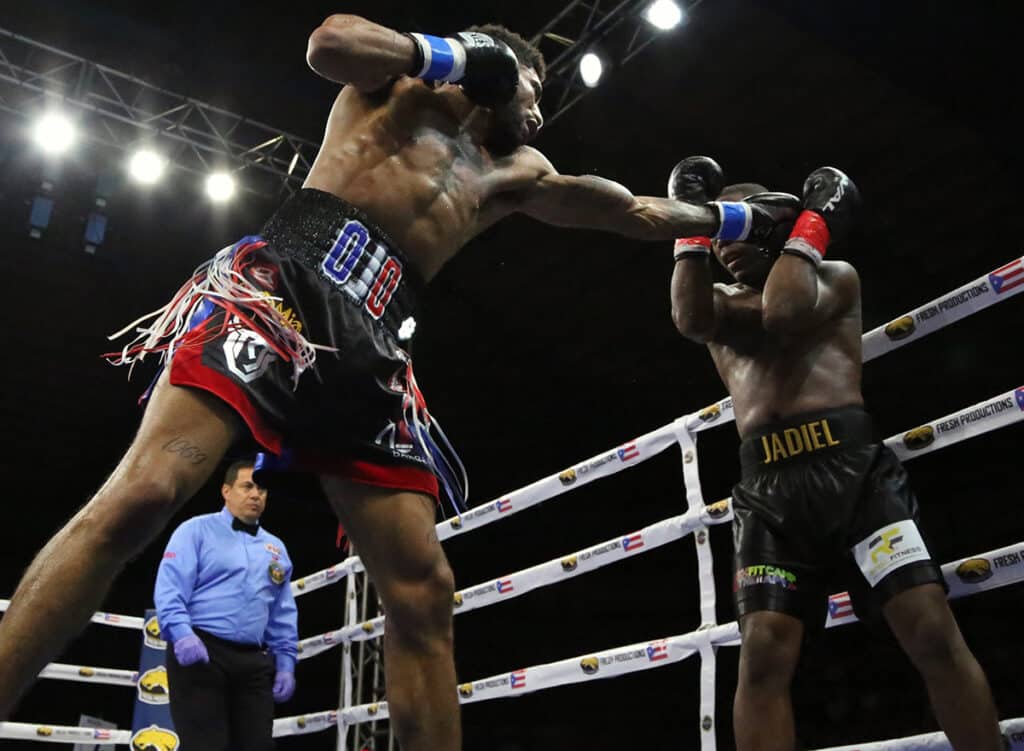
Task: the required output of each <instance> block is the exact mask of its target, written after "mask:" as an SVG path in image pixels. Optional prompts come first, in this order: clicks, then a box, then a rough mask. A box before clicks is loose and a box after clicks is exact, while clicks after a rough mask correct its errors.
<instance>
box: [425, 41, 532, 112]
mask: <svg viewBox="0 0 1024 751" xmlns="http://www.w3.org/2000/svg"><path fill="white" fill-rule="evenodd" d="M409 36H410V37H411V38H412V40H413V42H414V43H415V44H416V49H415V53H416V59H415V61H414V62H413V66H412V70H411V74H412V75H413V76H415V77H416V78H423V79H425V80H427V81H449V82H451V83H457V84H459V86H461V87H462V91H463V93H465V95H466V96H467V97H468V98H469V101H471V102H472V103H473V104H476V105H479V106H481V107H491V108H493V107H498V106H500V105H502V104H506V103H507V102H510V101H512V98H513V97H514V96H515V94H516V89H517V88H518V87H519V60H518V58H516V53H515V52H513V51H512V48H510V47H509V46H508V45H507V44H505V42H503V41H501V40H500V39H494V38H493V37H491V36H489V35H487V34H482V33H480V32H479V31H463V32H461V33H459V34H456V35H455V36H454V37H436V36H430V35H429V34H409Z"/></svg>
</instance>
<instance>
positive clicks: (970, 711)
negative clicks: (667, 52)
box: [669, 157, 1002, 751]
mask: <svg viewBox="0 0 1024 751" xmlns="http://www.w3.org/2000/svg"><path fill="white" fill-rule="evenodd" d="M722 182H723V179H722V171H721V168H720V167H719V166H718V165H717V164H716V163H715V162H714V161H713V160H711V159H709V158H707V157H690V158H688V159H684V160H683V161H682V162H680V163H679V164H678V165H677V166H676V168H675V170H674V171H673V173H672V177H671V178H670V182H669V189H670V194H671V195H673V196H674V197H678V198H685V199H687V200H703V199H705V198H707V197H708V196H718V197H719V199H723V200H729V199H736V198H743V197H746V199H747V200H751V201H752V200H755V199H756V200H759V201H764V202H772V203H775V204H785V203H795V204H797V205H798V206H800V207H801V208H802V211H801V212H800V214H799V216H798V217H797V219H796V222H795V224H794V225H793V227H792V230H791V232H790V233H789V234H788V237H787V236H786V235H785V234H781V236H779V237H776V238H769V240H768V242H765V243H746V242H719V241H714V242H712V241H711V240H709V239H707V238H706V237H684V238H680V239H679V240H677V241H676V245H675V250H674V256H675V260H676V264H675V270H674V271H673V274H672V317H673V320H674V321H675V324H676V328H677V329H678V330H679V332H680V333H681V334H683V335H684V336H686V337H687V338H690V339H693V340H695V341H698V342H701V343H703V344H706V345H707V347H708V350H709V352H710V354H711V358H712V360H714V363H715V367H716V369H717V370H718V374H719V376H720V377H721V378H722V381H723V382H724V383H725V386H726V388H727V389H728V391H729V395H730V396H731V398H732V407H733V411H734V414H735V417H736V428H737V430H738V432H739V435H740V438H741V441H742V442H741V444H740V463H741V465H742V475H741V479H740V481H739V482H738V483H737V484H736V486H735V487H734V488H733V498H732V504H733V509H734V513H735V516H734V520H733V540H734V543H735V571H734V578H733V592H734V599H735V603H736V611H737V615H738V619H739V627H740V634H741V646H740V665H739V678H738V681H737V686H736V697H735V702H734V708H733V709H734V711H733V727H734V730H735V733H736V748H737V749H738V751H768V750H770V751H793V749H794V747H795V742H796V735H795V726H794V721H793V707H792V700H791V697H790V686H791V682H792V679H793V673H794V671H795V670H796V666H797V662H798V660H799V657H800V651H801V647H802V645H803V642H804V639H805V636H807V635H809V634H814V633H816V632H818V631H820V629H822V628H823V627H824V625H825V616H826V607H827V603H828V595H829V591H828V585H829V583H830V580H831V579H832V576H833V574H837V573H838V574H840V575H849V576H848V577H845V578H847V582H848V584H847V586H848V587H849V589H850V594H851V602H852V604H853V606H854V609H855V611H856V613H857V615H858V616H860V617H861V618H864V619H865V620H867V621H869V622H879V621H880V620H881V619H884V621H885V622H886V623H887V624H888V625H889V627H890V628H891V629H892V633H894V634H895V636H896V638H897V639H898V640H899V642H900V645H901V646H902V647H903V649H904V651H906V653H907V655H908V656H909V657H910V659H911V661H912V662H913V663H914V665H915V667H917V669H918V671H919V672H920V673H921V676H922V678H923V679H924V682H925V685H926V686H927V688H928V695H929V698H930V700H931V704H932V709H933V710H934V711H935V714H936V716H937V718H938V720H939V724H940V725H941V726H942V728H943V730H945V731H946V735H947V736H948V737H949V740H950V742H951V743H952V745H953V748H954V749H956V750H957V751H999V749H1001V748H1002V738H1001V736H1000V732H999V724H998V720H997V716H996V709H995V704H994V702H993V700H992V692H991V690H990V689H989V686H988V681H987V680H986V679H985V675H984V673H983V672H982V670H981V667H980V666H979V665H978V662H977V660H975V658H974V656H973V655H972V654H971V652H970V650H969V649H968V647H967V645H966V644H965V643H964V639H963V636H962V634H961V633H960V629H959V627H958V626H957V623H956V620H955V619H954V617H953V613H952V611H951V610H950V608H949V604H948V602H947V601H946V587H945V582H944V581H943V578H942V574H941V571H940V569H939V567H938V566H937V565H936V564H935V562H934V561H933V560H932V558H931V555H930V554H929V552H928V548H927V546H926V545H925V543H924V540H923V539H922V536H921V533H920V531H919V530H918V526H917V524H918V509H917V501H916V500H915V498H914V494H913V492H912V491H911V490H910V486H909V484H908V480H907V475H906V473H905V471H904V469H903V466H902V465H901V464H900V462H899V461H898V459H897V458H896V456H895V454H893V452H892V451H891V450H890V449H889V448H887V447H886V446H884V445H883V444H880V443H879V442H878V439H877V438H876V437H875V435H874V430H873V428H872V424H871V419H870V418H869V416H868V414H867V412H866V411H865V410H864V397H863V395H862V394H861V387H860V386H861V365H862V356H861V332H862V326H861V302H860V280H859V278H858V276H857V272H856V271H855V270H854V268H853V267H852V266H851V265H850V264H848V263H845V262H842V261H825V260H823V257H824V255H825V253H826V251H827V250H828V248H829V245H830V243H831V241H832V239H834V238H836V237H837V236H838V237H839V238H840V239H841V238H842V237H843V236H844V235H845V234H846V233H847V231H848V229H849V227H850V225H851V223H852V222H853V217H854V215H855V211H856V208H857V206H858V204H859V196H858V192H857V188H856V186H855V185H854V184H853V182H852V181H851V180H850V179H849V178H848V177H847V176H846V175H844V174H843V173H842V172H840V171H839V170H836V169H834V168H832V167H822V168H820V169H818V170H815V171H814V172H812V173H811V174H810V175H809V176H808V178H807V180H806V182H805V183H804V190H803V198H802V200H801V199H798V198H797V197H796V196H791V195H788V194H783V193H767V192H766V191H765V188H764V187H763V186H760V185H757V184H755V183H740V184H736V185H732V186H729V187H726V188H722ZM780 250H781V252H780ZM712 253H714V255H715V257H716V258H717V260H718V261H719V263H720V264H721V265H722V267H724V268H725V270H726V271H728V272H729V274H730V275H731V276H732V277H733V278H735V280H736V283H735V284H729V285H725V284H713V283H712V267H711V264H710V262H709V261H710V257H711V255H712Z"/></svg>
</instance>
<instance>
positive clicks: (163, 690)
mask: <svg viewBox="0 0 1024 751" xmlns="http://www.w3.org/2000/svg"><path fill="white" fill-rule="evenodd" d="M138 687H139V701H141V702H143V703H145V704H166V703H167V702H169V701H170V700H171V694H170V689H169V688H168V686H167V668H165V667H164V666H163V665H160V666H159V667H155V668H153V669H152V670H147V671H146V672H145V673H143V674H142V675H141V676H139V684H138Z"/></svg>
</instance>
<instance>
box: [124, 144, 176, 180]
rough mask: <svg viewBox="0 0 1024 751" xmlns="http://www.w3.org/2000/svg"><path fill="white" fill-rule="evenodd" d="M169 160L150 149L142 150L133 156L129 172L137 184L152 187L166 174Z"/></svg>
mask: <svg viewBox="0 0 1024 751" xmlns="http://www.w3.org/2000/svg"><path fill="white" fill-rule="evenodd" d="M166 166H167V160H166V159H164V158H163V157H162V156H160V155H159V154H157V153H156V152H155V151H150V150H149V149H140V150H139V151H136V152H135V154H133V155H132V158H131V161H130V162H129V163H128V172H129V173H130V174H131V176H132V177H133V178H135V180H136V181H137V182H140V183H142V184H143V185H152V184H153V183H155V182H156V181H157V180H159V179H160V178H161V177H162V176H163V174H164V168H165V167H166Z"/></svg>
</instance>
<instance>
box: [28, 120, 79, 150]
mask: <svg viewBox="0 0 1024 751" xmlns="http://www.w3.org/2000/svg"><path fill="white" fill-rule="evenodd" d="M33 136H34V137H35V141H36V144H37V145H38V146H39V148H40V149H42V150H43V151H44V152H45V153H47V154H51V155H54V156H56V155H57V154H63V153H64V152H66V151H67V150H68V149H70V148H71V146H72V145H73V144H74V142H75V139H76V133H75V125H74V123H72V122H71V120H69V119H68V118H67V117H66V116H64V115H62V114H60V113H59V112H49V113H47V114H45V115H43V116H42V117H41V118H39V120H38V121H37V122H36V125H35V129H34V132H33Z"/></svg>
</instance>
